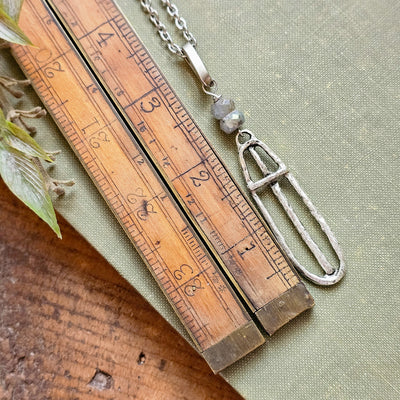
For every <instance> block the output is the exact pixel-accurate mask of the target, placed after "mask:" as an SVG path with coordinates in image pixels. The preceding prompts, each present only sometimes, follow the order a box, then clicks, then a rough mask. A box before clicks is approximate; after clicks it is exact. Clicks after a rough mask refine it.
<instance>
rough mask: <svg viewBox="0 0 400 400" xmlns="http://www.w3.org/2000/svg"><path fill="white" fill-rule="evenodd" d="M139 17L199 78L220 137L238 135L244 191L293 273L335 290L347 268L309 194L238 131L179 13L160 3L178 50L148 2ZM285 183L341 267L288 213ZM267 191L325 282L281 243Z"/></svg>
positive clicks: (237, 117)
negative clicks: (254, 169)
mask: <svg viewBox="0 0 400 400" xmlns="http://www.w3.org/2000/svg"><path fill="white" fill-rule="evenodd" d="M139 1H140V4H141V6H142V9H143V11H144V12H145V13H146V14H148V15H149V19H150V21H151V22H152V24H153V25H154V26H155V27H156V29H157V31H158V33H159V35H160V37H161V39H162V40H163V41H164V42H166V44H167V48H168V50H169V51H170V52H171V53H173V54H175V55H177V56H179V57H182V58H183V59H185V60H186V61H187V62H188V63H189V65H190V67H191V68H192V70H193V71H194V73H195V74H196V76H197V77H198V78H199V80H200V82H201V85H202V89H203V91H204V92H205V93H206V94H207V95H209V96H211V97H212V98H213V104H212V106H211V112H212V114H213V116H214V118H216V119H218V120H219V121H220V127H221V129H222V131H223V132H225V133H227V134H232V133H234V132H236V145H237V148H238V152H239V161H240V165H241V167H242V170H243V174H244V177H245V180H246V184H247V187H248V189H249V191H250V193H251V195H252V197H253V199H254V201H255V203H256V204H257V206H258V208H259V210H260V212H261V214H262V215H263V217H264V218H265V220H266V222H267V224H268V225H269V227H270V228H271V230H272V232H273V233H274V235H275V237H276V238H277V240H278V241H279V243H280V245H281V246H282V248H283V249H284V250H285V252H286V253H287V255H288V257H289V258H290V260H291V261H292V263H293V265H294V266H295V268H296V269H297V270H298V271H299V272H300V273H301V274H302V275H303V276H304V277H305V278H307V279H308V280H310V281H312V282H314V283H316V284H319V285H324V286H327V285H333V284H334V283H336V282H338V281H339V280H340V279H342V277H343V275H344V272H345V263H344V260H343V253H342V250H341V248H340V246H339V243H338V241H337V239H336V237H335V235H334V234H333V232H332V230H331V229H330V227H329V225H328V224H327V222H326V221H325V219H324V217H323V216H322V215H321V214H320V213H319V212H318V210H317V208H316V207H315V206H314V204H313V203H312V202H311V200H310V198H309V197H308V196H307V194H306V193H305V192H304V191H303V190H302V188H301V187H300V185H299V183H298V182H297V180H296V178H295V177H294V176H293V175H292V174H291V173H290V172H289V170H288V169H287V168H286V166H285V164H284V163H283V162H282V161H281V160H280V158H279V157H278V156H277V155H276V154H275V153H274V152H273V151H272V150H271V149H270V148H269V147H268V146H267V145H266V144H265V143H263V142H262V141H261V140H259V139H257V138H256V137H255V135H254V134H253V133H252V132H251V131H249V130H248V129H242V126H243V124H244V120H245V119H244V115H243V113H242V112H241V111H239V110H237V109H236V108H235V103H234V102H233V101H232V100H230V99H225V98H224V97H222V95H219V94H217V83H216V81H215V80H214V79H212V78H211V76H210V74H209V73H208V71H207V68H206V67H205V65H204V63H203V61H202V60H201V58H200V56H199V54H198V53H197V51H196V45H197V41H196V39H195V37H194V36H193V34H192V33H191V32H190V31H189V29H188V27H187V24H186V20H185V19H184V18H183V17H181V16H180V15H179V11H178V8H177V7H176V5H175V4H173V3H172V2H171V1H169V0H159V1H160V2H161V5H162V6H164V7H165V9H166V11H167V13H168V15H169V16H170V17H171V18H172V19H173V21H174V23H175V26H176V28H177V29H178V30H179V31H180V32H181V34H182V36H183V38H184V39H185V40H186V44H185V45H184V46H182V47H181V46H179V45H178V44H177V43H174V42H173V40H172V38H171V35H170V33H169V32H168V31H167V28H166V26H165V25H164V24H163V23H162V22H161V20H160V17H159V14H158V11H157V10H156V9H155V8H153V7H152V1H151V0H139ZM246 153H249V154H250V155H251V157H252V158H253V160H254V161H255V163H256V165H257V166H258V167H259V168H260V171H261V173H262V175H263V178H262V179H259V180H257V181H253V180H252V178H251V176H250V172H249V169H248V166H247V163H246V160H245V154H246ZM263 157H267V158H268V159H270V160H272V161H273V162H274V163H275V164H276V165H277V168H276V170H274V171H271V170H269V168H268V167H267V165H266V164H265V162H264V161H263ZM283 178H286V179H287V181H288V182H289V183H290V185H291V186H292V187H293V189H294V190H295V191H296V192H297V194H298V195H299V196H300V198H301V200H302V201H303V203H304V204H305V205H306V207H307V208H308V210H309V211H310V213H311V215H312V216H313V217H314V219H315V220H316V221H317V222H318V224H319V226H320V227H321V229H322V231H323V232H324V233H325V235H326V237H327V238H328V241H329V243H330V244H331V246H332V249H333V250H334V252H335V253H336V256H337V258H338V260H339V267H338V268H335V267H333V266H332V265H331V264H330V263H329V261H328V260H327V258H326V257H325V255H324V254H323V252H322V251H321V249H320V248H319V247H318V245H317V244H316V243H315V241H314V240H313V239H312V238H311V236H310V234H309V233H308V232H307V230H306V229H305V227H304V226H303V224H302V223H301V221H300V219H299V218H298V216H297V215H296V213H295V212H294V210H293V208H292V207H291V205H290V203H289V201H288V199H287V197H286V196H285V194H284V193H283V192H282V189H281V187H280V185H279V181H280V180H281V179H283ZM268 186H269V187H270V188H271V190H272V192H273V194H274V195H275V196H276V198H277V199H278V200H279V202H280V204H281V205H282V207H283V209H284V210H285V212H286V214H287V216H288V217H289V218H290V220H291V221H292V223H293V225H294V226H295V228H296V230H297V232H298V233H299V234H300V236H301V238H302V239H303V241H304V243H305V244H306V245H307V246H308V248H309V249H310V251H311V252H312V254H313V255H314V257H315V259H316V260H317V262H318V263H319V265H320V266H321V268H322V269H323V270H324V271H325V275H324V276H318V275H316V274H314V273H312V272H310V271H309V270H307V268H305V267H304V266H303V265H302V264H301V263H300V262H299V261H298V260H297V258H296V257H295V255H294V254H293V252H292V251H291V249H290V248H289V246H288V245H287V243H286V240H285V238H284V237H283V235H282V234H281V232H280V230H279V229H278V227H277V226H276V224H275V222H274V220H273V219H272V217H271V214H270V213H269V212H268V210H267V208H266V207H265V206H264V204H263V203H262V201H261V199H260V197H259V196H258V192H259V191H261V190H262V189H265V188H266V187H268Z"/></svg>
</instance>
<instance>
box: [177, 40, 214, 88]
mask: <svg viewBox="0 0 400 400" xmlns="http://www.w3.org/2000/svg"><path fill="white" fill-rule="evenodd" d="M182 52H183V54H184V56H185V59H186V61H187V62H188V63H189V65H190V67H191V68H192V70H193V72H194V73H195V74H196V76H197V77H198V78H199V79H200V80H201V83H202V84H203V86H205V87H207V88H208V87H211V86H212V82H213V80H212V78H211V76H210V74H209V73H208V71H207V68H206V66H205V65H204V63H203V61H202V60H201V58H200V56H199V54H198V53H197V51H196V49H195V48H194V47H193V45H192V44H191V43H189V42H188V43H186V44H185V45H184V46H183V47H182Z"/></svg>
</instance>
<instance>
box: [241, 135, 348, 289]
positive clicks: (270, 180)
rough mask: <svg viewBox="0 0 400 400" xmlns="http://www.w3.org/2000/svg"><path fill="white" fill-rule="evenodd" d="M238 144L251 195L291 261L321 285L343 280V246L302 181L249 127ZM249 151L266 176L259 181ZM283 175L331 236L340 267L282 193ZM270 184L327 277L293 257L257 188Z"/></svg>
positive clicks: (329, 239)
mask: <svg viewBox="0 0 400 400" xmlns="http://www.w3.org/2000/svg"><path fill="white" fill-rule="evenodd" d="M245 135H247V136H248V138H247V140H245V141H244V142H241V139H242V138H244V137H245ZM236 144H237V146H238V151H239V161H240V165H241V167H242V169H243V174H244V177H245V180H246V184H247V187H248V188H249V190H250V192H251V195H252V196H253V199H254V201H255V202H256V204H257V206H258V208H259V209H260V211H261V213H262V215H263V216H264V218H265V220H266V222H267V223H268V225H269V227H270V228H271V230H272V232H273V233H274V235H275V236H276V238H277V240H278V242H279V243H280V245H281V246H282V247H283V249H284V250H285V251H286V253H287V255H288V256H289V258H290V260H291V261H292V262H293V265H294V267H295V268H296V269H297V270H298V271H299V272H300V273H301V274H302V275H303V276H304V277H306V278H307V279H309V280H310V281H312V282H314V283H316V284H319V285H325V286H326V285H333V284H335V283H336V282H338V281H339V280H340V279H342V277H343V275H344V272H345V263H344V260H343V253H342V249H341V248H340V246H339V243H338V241H337V240H336V237H335V235H334V234H333V232H332V230H331V229H330V227H329V226H328V224H327V223H326V221H325V219H324V218H323V217H322V215H321V214H320V213H319V212H318V210H317V209H316V207H315V206H314V204H313V203H312V202H311V200H310V198H309V197H308V196H307V194H306V193H305V192H304V191H303V190H302V188H301V187H300V185H299V183H298V182H297V180H296V179H295V177H294V176H293V175H292V174H291V173H290V172H289V171H288V169H287V168H286V166H285V164H284V163H283V162H282V161H281V160H280V159H279V157H278V156H277V155H276V154H275V153H274V152H273V151H272V150H271V149H270V148H269V147H268V146H267V145H266V144H265V143H263V142H262V141H261V140H259V139H257V138H256V137H255V136H254V135H253V133H252V132H250V131H249V130H241V131H239V133H238V134H237V136H236ZM256 148H259V149H261V151H263V152H264V153H265V155H267V156H268V157H269V158H270V159H272V160H273V161H274V162H275V163H276V164H277V166H278V169H277V170H276V171H270V170H269V169H268V168H267V166H266V165H265V163H264V161H263V160H262V159H261V157H260V155H259V154H258V153H257V151H256ZM246 151H249V153H250V154H251V156H252V157H253V159H254V161H255V162H256V164H257V165H258V167H259V168H260V170H261V172H262V174H263V176H264V177H263V178H262V179H260V180H258V181H255V182H254V181H253V180H252V179H251V176H250V172H249V169H248V167H247V164H246V160H245V158H244V154H245V152H246ZM282 178H286V179H287V180H288V181H289V183H290V184H291V185H292V187H293V188H294V190H295V191H296V192H297V193H298V195H299V196H300V198H301V199H302V201H303V202H304V204H305V205H306V207H307V208H308V210H309V211H310V213H311V215H312V216H313V217H314V218H315V220H316V221H317V222H318V224H319V225H320V227H321V229H322V231H323V232H324V233H325V235H326V237H327V238H328V241H329V243H330V244H331V246H332V248H333V250H334V251H335V253H336V255H337V257H338V259H339V268H337V269H336V268H334V267H332V265H331V264H330V263H329V261H328V260H327V259H326V257H325V255H324V254H323V253H322V251H321V249H320V248H319V247H318V245H317V244H316V243H315V242H314V240H313V239H312V238H311V236H310V234H309V233H308V232H307V230H306V229H305V227H304V226H303V224H302V223H301V221H300V220H299V218H298V216H297V215H296V213H295V212H294V210H293V208H292V207H291V205H290V204H289V201H288V199H287V197H286V196H285V195H284V193H283V192H282V189H281V187H280V185H279V180H280V179H282ZM267 186H270V187H271V189H272V192H273V193H274V195H275V196H276V198H277V199H278V200H279V202H280V203H281V205H282V207H283V209H284V210H285V212H286V214H287V215H288V217H289V218H290V220H291V221H292V223H293V225H294V226H295V228H296V230H297V232H298V233H299V234H300V236H301V238H302V239H303V241H304V242H305V243H306V245H307V246H308V248H309V249H310V250H311V252H312V253H313V255H314V257H315V259H316V260H317V261H318V263H319V265H320V266H321V267H322V269H323V270H324V271H325V273H326V274H325V275H324V276H318V275H316V274H313V273H312V272H310V271H308V270H307V269H306V268H305V267H304V266H303V265H302V264H300V262H299V261H298V260H297V258H296V257H295V256H294V254H293V252H292V251H291V249H290V248H289V246H288V245H287V243H286V241H285V239H284V237H283V235H282V234H281V232H280V230H279V229H278V227H277V226H276V224H275V222H274V220H273V219H272V217H271V214H270V213H269V212H268V210H267V209H266V207H265V206H264V204H263V203H262V201H261V199H260V197H259V196H258V194H257V190H260V189H263V188H265V187H267Z"/></svg>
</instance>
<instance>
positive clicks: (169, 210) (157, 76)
mask: <svg viewBox="0 0 400 400" xmlns="http://www.w3.org/2000/svg"><path fill="white" fill-rule="evenodd" d="M20 25H21V27H22V29H23V30H24V31H25V32H26V33H27V35H28V36H29V38H30V39H31V40H32V42H33V43H35V45H36V46H37V48H27V47H21V46H14V47H13V54H14V56H15V58H16V60H17V61H18V62H19V64H20V66H21V67H22V69H23V70H24V72H25V74H26V75H27V77H29V78H30V79H31V80H32V83H33V87H34V88H35V90H36V91H37V93H38V94H39V96H40V97H41V99H42V101H43V102H44V104H45V105H46V107H47V109H48V110H49V112H50V114H51V115H52V116H53V118H54V120H55V122H56V123H57V125H58V126H59V128H60V130H61V131H62V133H63V135H64V136H65V138H66V139H67V140H68V142H69V144H70V145H71V147H72V149H73V150H74V151H75V153H76V155H77V156H78V158H79V160H80V161H81V163H82V165H83V166H84V167H85V168H86V170H87V171H88V173H89V175H90V176H91V178H92V180H93V182H94V183H95V184H96V186H97V188H98V190H99V192H100V193H101V195H102V196H103V197H104V199H105V200H106V202H107V203H108V205H109V207H110V208H111V210H112V211H113V212H114V214H115V216H116V218H117V219H118V221H119V222H120V224H121V226H122V227H123V228H124V230H125V231H126V233H127V235H128V236H129V238H130V239H131V241H132V242H133V244H134V245H135V247H136V248H137V250H138V252H139V254H140V255H141V256H142V258H143V260H144V261H145V262H146V264H147V266H148V268H149V269H150V271H151V272H152V274H153V276H154V278H155V279H156V281H157V282H158V284H159V285H160V287H161V289H162V290H163V291H164V293H165V295H166V297H167V298H168V300H169V302H170V303H171V305H172V306H173V307H174V309H175V311H176V313H177V314H178V316H179V317H180V319H181V321H182V323H183V325H184V326H185V327H186V329H187V331H188V332H189V334H190V335H191V337H192V338H193V341H194V342H195V344H196V346H197V348H198V350H199V351H200V352H201V353H202V354H203V356H204V357H205V359H206V360H207V362H208V363H209V365H210V366H211V368H212V369H213V370H214V371H219V370H221V369H223V368H225V367H226V366H228V365H230V364H231V363H233V362H234V361H236V360H237V359H239V358H241V357H242V356H244V355H245V354H247V353H248V352H250V351H251V350H253V349H254V348H256V347H257V346H259V345H260V344H262V343H263V341H264V339H263V336H262V335H261V333H260V332H259V330H258V328H257V327H256V325H255V324H254V322H253V321H252V319H251V317H250V316H249V313H254V315H255V316H256V317H257V318H258V320H259V322H260V323H261V325H262V326H263V327H264V328H265V330H266V331H267V332H268V333H269V334H272V333H274V332H275V331H276V330H277V329H278V328H279V327H281V326H282V325H284V324H285V323H287V322H288V321H289V320H291V319H292V318H294V317H295V316H296V315H298V314H299V313H301V312H302V311H304V310H306V309H308V308H310V307H312V306H313V299H312V297H311V296H310V294H309V293H308V291H307V290H306V289H305V287H304V285H303V284H302V283H301V282H300V280H299V278H298V276H297V274H296V273H295V272H294V270H293V268H292V267H291V265H290V264H289V263H288V261H287V259H286V257H285V255H284V254H283V253H282V251H281V249H280V248H279V246H278V245H277V243H276V241H275V239H274V238H273V236H272V235H271V233H270V231H269V229H268V228H267V227H266V226H265V224H264V223H263V222H262V220H261V219H260V217H259V215H258V214H257V212H256V211H255V210H254V208H253V206H252V205H251V204H250V203H249V201H248V200H247V199H246V198H245V197H244V195H243V194H242V192H241V191H240V189H239V188H238V187H237V184H236V183H235V182H234V181H233V180H232V178H231V176H230V175H229V173H228V172H227V170H226V168H225V166H224V165H223V163H222V162H221V160H220V159H219V157H218V156H217V154H216V153H215V151H214V150H213V149H212V147H211V146H210V144H209V143H208V141H207V140H206V138H205V137H204V135H203V133H202V132H201V131H200V130H199V128H198V127H197V125H196V124H195V122H194V121H193V119H192V118H191V116H190V115H189V114H188V113H187V111H186V110H185V108H184V106H183V105H182V103H181V102H180V100H179V99H178V98H177V96H176V95H175V93H174V92H173V90H172V88H171V87H170V86H169V84H168V82H167V81H166V80H165V78H164V77H163V75H162V73H161V72H160V70H159V69H158V67H157V66H156V64H155V63H154V61H153V60H152V59H151V57H150V55H149V53H148V51H147V50H146V48H145V47H144V46H143V44H142V43H141V41H140V40H139V39H138V37H137V35H136V33H135V32H134V30H133V29H132V27H131V26H130V25H129V23H128V22H127V21H126V19H125V18H124V16H123V15H122V14H121V12H120V10H119V9H118V7H117V6H116V4H115V3H114V2H113V1H111V0H85V1H82V0H51V1H50V0H26V1H25V3H24V6H23V9H22V13H21V17H20ZM225 275H226V276H227V277H225ZM230 284H232V285H233V286H234V289H233V288H232V287H231V286H230ZM237 292H238V293H237ZM238 296H239V297H241V299H242V300H243V301H244V302H245V304H246V307H247V309H248V311H246V310H245V307H244V306H243V305H242V304H241V301H240V300H239V297H238Z"/></svg>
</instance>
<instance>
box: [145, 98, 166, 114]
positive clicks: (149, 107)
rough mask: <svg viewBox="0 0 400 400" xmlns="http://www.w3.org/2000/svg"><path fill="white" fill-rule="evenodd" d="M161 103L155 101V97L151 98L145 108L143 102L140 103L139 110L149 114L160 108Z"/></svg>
mask: <svg viewBox="0 0 400 400" xmlns="http://www.w3.org/2000/svg"><path fill="white" fill-rule="evenodd" d="M160 106H161V102H160V100H158V99H157V97H152V98H151V100H150V101H149V102H148V104H147V106H146V107H145V105H144V103H143V101H141V102H140V109H141V110H142V111H143V112H145V113H151V112H152V111H153V110H154V109H155V108H157V107H160Z"/></svg>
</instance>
